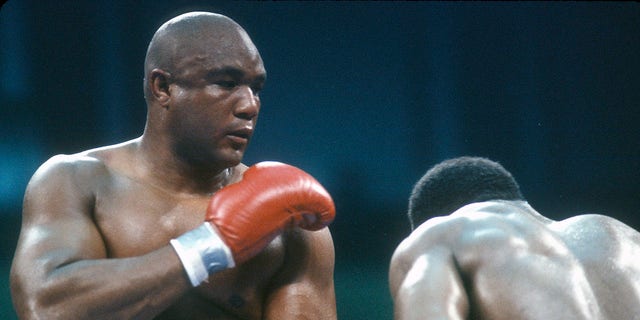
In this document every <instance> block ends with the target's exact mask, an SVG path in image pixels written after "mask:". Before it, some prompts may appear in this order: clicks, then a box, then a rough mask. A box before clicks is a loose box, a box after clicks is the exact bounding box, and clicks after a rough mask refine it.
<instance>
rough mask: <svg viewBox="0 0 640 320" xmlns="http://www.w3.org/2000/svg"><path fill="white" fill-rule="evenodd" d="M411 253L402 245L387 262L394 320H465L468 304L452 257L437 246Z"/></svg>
mask: <svg viewBox="0 0 640 320" xmlns="http://www.w3.org/2000/svg"><path fill="white" fill-rule="evenodd" d="M415 249H416V248H411V246H410V244H408V243H407V242H406V241H405V242H404V243H403V244H402V245H401V246H400V247H399V248H398V249H397V250H396V252H395V253H394V255H393V257H392V260H391V265H390V268H389V287H390V290H391V296H392V299H393V303H394V317H395V319H397V320H400V319H466V318H467V314H468V312H469V301H468V298H467V294H466V291H465V288H464V284H463V281H462V278H461V275H460V273H459V271H458V267H457V265H456V262H455V258H454V255H453V253H452V252H451V251H450V250H449V249H448V248H446V247H444V246H437V245H436V246H430V247H424V250H422V251H416V250H415ZM421 249H422V248H421Z"/></svg>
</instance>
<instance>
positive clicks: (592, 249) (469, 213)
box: [390, 201, 640, 320]
mask: <svg viewBox="0 0 640 320" xmlns="http://www.w3.org/2000/svg"><path fill="white" fill-rule="evenodd" d="M638 256H640V235H638V233H637V232H635V231H634V230H633V229H631V228H629V227H628V226H625V225H624V224H622V223H620V222H619V221H617V220H615V219H612V218H608V217H605V216H600V215H584V216H578V217H574V218H571V219H567V220H564V221H560V222H554V221H552V220H549V219H547V218H545V217H543V216H542V215H540V214H539V213H537V212H536V211H535V210H534V209H533V208H531V207H530V206H529V205H528V204H527V203H526V202H524V201H490V202H480V203H473V204H470V205H467V206H465V207H463V208H461V209H459V210H457V211H456V212H454V213H453V214H451V215H449V216H445V217H438V218H433V219H430V220H428V221H427V222H425V223H423V224H422V225H421V226H420V227H418V228H417V229H416V230H415V231H414V232H413V233H412V234H411V235H410V236H409V237H408V238H407V239H406V240H404V241H403V242H402V243H401V244H400V246H399V247H398V249H397V250H396V252H395V253H394V257H393V259H392V264H391V272H390V282H391V292H392V295H393V296H394V300H395V301H396V302H397V304H396V310H395V315H396V319H416V317H412V316H415V315H421V316H422V317H426V318H429V317H428V316H429V315H433V316H436V315H438V316H446V317H447V319H481V320H482V319H494V320H500V319H505V320H506V319H525V320H526V319H531V320H533V319H558V320H561V319H585V320H586V319H591V320H593V319H603V320H604V319H611V320H613V319H638V318H640V316H639V315H640V304H638V302H639V301H640V265H639V264H638V263H633V262H632V261H631V260H632V259H634V258H633V257H638ZM421 301H422V303H421Z"/></svg>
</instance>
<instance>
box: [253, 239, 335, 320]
mask: <svg viewBox="0 0 640 320" xmlns="http://www.w3.org/2000/svg"><path fill="white" fill-rule="evenodd" d="M286 247H287V249H286V257H285V265H284V267H283V268H282V270H281V271H280V272H279V274H278V276H277V278H276V280H275V281H274V282H273V283H272V285H271V288H270V291H269V292H268V296H267V298H266V302H265V303H266V305H265V319H336V318H337V315H336V302H335V289H334V283H333V271H334V264H335V252H334V247H333V240H332V238H331V233H330V232H329V229H328V228H324V229H322V230H320V231H304V230H301V229H295V230H293V231H292V232H290V233H288V234H286Z"/></svg>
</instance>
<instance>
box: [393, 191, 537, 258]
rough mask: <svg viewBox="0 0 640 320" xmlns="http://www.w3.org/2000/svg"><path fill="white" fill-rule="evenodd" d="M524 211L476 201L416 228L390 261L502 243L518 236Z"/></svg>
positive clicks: (511, 205) (515, 205)
mask: <svg viewBox="0 0 640 320" xmlns="http://www.w3.org/2000/svg"><path fill="white" fill-rule="evenodd" d="M521 210H525V208H524V207H523V204H520V203H517V202H513V201H487V202H476V203H472V204H469V205H466V206H463V207H461V208H460V209H458V210H456V211H455V212H453V213H452V214H450V215H448V216H441V217H435V218H431V219H429V220H427V221H425V222H424V223H423V224H422V225H420V226H419V227H418V228H416V229H415V230H414V231H413V232H412V233H411V234H410V235H409V236H408V237H407V238H405V239H404V240H403V241H402V242H401V243H400V244H399V245H398V247H397V248H396V250H395V252H394V254H393V256H392V261H393V260H398V261H404V260H409V261H413V260H414V259H416V258H417V257H419V256H420V255H422V254H424V253H425V252H429V251H432V250H440V249H443V248H444V249H446V250H449V251H451V252H453V253H456V252H457V253H460V252H464V251H474V250H475V249H477V248H478V246H486V245H488V244H491V243H502V242H506V241H507V240H508V239H510V238H511V237H513V235H514V234H517V232H518V231H519V230H517V229H519V228H521V227H520V226H519V224H521V223H522V222H521V221H519V220H518V219H517V218H514V216H516V217H517V215H511V214H512V213H517V212H519V211H521Z"/></svg>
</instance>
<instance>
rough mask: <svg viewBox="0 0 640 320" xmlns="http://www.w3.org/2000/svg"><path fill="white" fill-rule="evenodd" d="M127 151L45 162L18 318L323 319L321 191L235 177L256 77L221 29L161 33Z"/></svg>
mask: <svg viewBox="0 0 640 320" xmlns="http://www.w3.org/2000/svg"><path fill="white" fill-rule="evenodd" d="M144 70H145V78H144V93H145V98H146V102H147V122H146V126H145V129H144V133H143V135H142V136H141V137H139V138H137V139H134V140H131V141H127V142H124V143H121V144H117V145H112V146H107V147H101V148H96V149H92V150H88V151H84V152H81V153H78V154H73V155H59V156H55V157H53V158H51V159H50V160H48V161H47V162H46V163H44V164H43V165H42V166H41V167H40V168H39V169H38V170H37V172H36V173H35V174H34V175H33V177H32V179H31V181H30V182H29V185H28V187H27V190H26V193H25V199H24V208H23V224H22V229H21V233H20V238H19V241H18V246H17V249H16V253H15V257H14V261H13V265H12V269H11V292H12V298H13V302H14V306H15V309H16V311H17V314H18V316H19V317H20V318H21V319H252V320H253V319H255V320H258V319H296V320H298V319H336V305H335V294H334V284H333V267H334V248H333V242H332V238H331V234H330V232H329V230H328V229H327V228H326V226H327V225H328V224H329V223H330V222H331V221H332V220H333V217H334V214H335V208H334V204H333V201H332V200H331V197H330V195H329V194H328V193H327V191H326V190H325V189H324V188H323V187H322V186H321V185H320V183H318V181H316V180H315V179H314V178H313V177H311V176H310V175H309V174H307V173H305V172H304V171H302V170H300V169H298V168H295V167H293V166H290V165H286V164H283V163H277V162H261V163H258V164H256V165H254V166H251V167H249V168H248V167H247V166H245V165H244V164H242V163H241V160H242V158H243V155H244V152H245V149H246V147H247V144H248V143H249V141H250V139H251V137H252V135H253V132H254V129H255V125H256V120H257V118H258V113H259V111H260V97H259V93H260V90H261V89H262V87H263V85H264V82H265V79H266V71H265V68H264V65H263V62H262V59H261V57H260V54H259V53H258V50H257V49H256V47H255V46H254V44H253V43H252V41H251V39H250V38H249V36H248V35H247V33H246V32H245V31H244V30H243V29H242V28H241V27H240V26H239V25H238V24H236V23H235V22H234V21H232V20H231V19H229V18H227V17H225V16H222V15H218V14H213V13H207V12H192V13H187V14H184V15H180V16H178V17H176V18H174V19H171V20H170V21H168V22H166V23H165V24H163V25H162V26H161V27H160V28H159V29H158V31H157V32H156V33H155V35H154V36H153V39H152V40H151V43H150V44H149V48H148V51H147V56H146V60H145V68H144Z"/></svg>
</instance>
